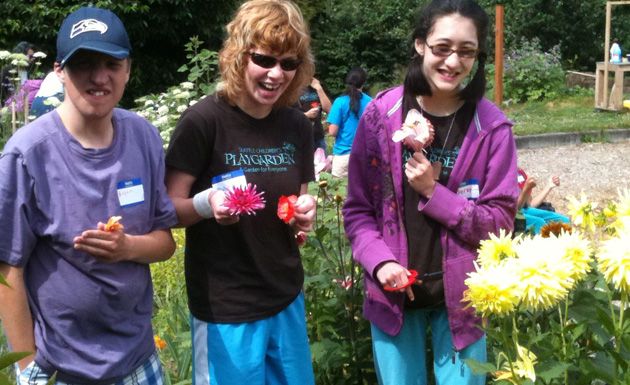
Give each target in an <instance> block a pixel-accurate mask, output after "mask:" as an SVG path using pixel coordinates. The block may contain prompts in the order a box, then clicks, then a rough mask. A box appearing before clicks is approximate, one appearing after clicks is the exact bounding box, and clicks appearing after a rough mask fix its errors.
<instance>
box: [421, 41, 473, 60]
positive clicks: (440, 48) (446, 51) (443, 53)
mask: <svg viewBox="0 0 630 385" xmlns="http://www.w3.org/2000/svg"><path fill="white" fill-rule="evenodd" d="M425 44H426V43H425ZM427 47H429V48H430V49H431V52H433V54H434V55H435V56H440V57H449V56H451V55H452V54H454V53H456V54H457V56H459V57H461V58H466V59H472V58H475V57H477V55H479V49H477V48H460V49H452V48H451V47H450V46H449V45H446V44H435V45H429V44H427Z"/></svg>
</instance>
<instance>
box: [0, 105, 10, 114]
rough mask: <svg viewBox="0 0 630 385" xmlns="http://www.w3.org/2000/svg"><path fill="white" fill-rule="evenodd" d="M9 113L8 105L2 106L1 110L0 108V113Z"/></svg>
mask: <svg viewBox="0 0 630 385" xmlns="http://www.w3.org/2000/svg"><path fill="white" fill-rule="evenodd" d="M8 113H9V107H2V110H0V115H6V114H8Z"/></svg>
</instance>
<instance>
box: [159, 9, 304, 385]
mask: <svg viewBox="0 0 630 385" xmlns="http://www.w3.org/2000/svg"><path fill="white" fill-rule="evenodd" d="M219 65H220V69H221V82H220V85H219V87H218V88H217V92H216V93H215V94H212V95H209V96H207V97H205V98H204V99H203V100H201V101H200V102H199V103H197V104H195V105H194V106H192V107H190V108H188V109H187V110H186V111H185V112H184V113H183V114H182V116H181V118H180V120H179V122H178V124H177V127H176V129H175V131H174V133H173V135H172V138H171V141H170V145H169V148H168V151H167V154H166V165H167V175H166V186H167V190H168V193H169V195H170V196H171V198H172V200H173V203H174V204H175V209H176V211H177V214H178V217H179V226H180V227H186V251H185V271H186V287H187V291H188V302H189V308H190V312H191V325H192V339H193V341H192V343H193V359H194V366H193V367H194V374H193V375H194V383H195V384H197V385H203V384H219V385H221V384H248V383H252V381H253V382H254V383H258V384H276V383H290V384H305V385H308V384H314V378H313V368H312V363H311V356H310V348H309V344H308V338H307V334H306V323H305V314H304V297H303V294H302V292H301V290H302V284H303V281H304V271H303V268H302V262H301V259H300V252H299V249H298V245H297V242H296V237H295V234H297V233H298V232H299V231H304V232H308V231H310V230H311V228H312V225H313V220H314V218H315V210H316V202H315V198H314V197H313V196H311V195H309V194H308V192H307V186H308V182H310V181H313V180H314V179H315V175H314V165H313V134H312V128H311V122H310V121H309V119H308V118H307V117H306V116H305V115H304V114H303V113H302V112H300V111H299V110H297V109H294V108H291V106H292V105H293V104H294V103H296V102H297V99H298V97H299V95H300V93H301V90H302V89H303V88H304V87H305V86H306V85H307V84H309V83H310V81H311V78H312V77H313V72H314V65H313V56H312V54H311V51H310V37H309V30H308V27H307V25H306V23H305V21H304V19H303V17H302V14H301V13H300V10H299V8H298V7H297V6H296V5H295V4H294V3H292V2H291V1H288V0H251V1H248V2H246V3H244V4H243V5H242V6H241V7H240V8H239V9H238V10H237V12H236V16H235V17H234V19H233V20H232V21H231V22H230V23H229V24H228V25H227V38H226V40H225V41H224V44H223V48H222V49H221V51H220V53H219ZM245 183H248V184H252V185H255V186H256V189H257V192H264V195H263V197H264V199H265V201H266V204H265V207H264V208H263V209H259V210H257V211H256V215H245V214H244V215H232V214H230V210H229V209H228V207H226V206H225V205H224V204H223V203H224V202H225V193H224V191H223V190H222V189H225V188H231V187H229V186H238V185H240V186H243V185H244V184H245ZM291 195H296V196H297V202H296V203H295V214H294V217H293V219H292V220H291V221H290V222H289V223H285V222H284V221H283V220H281V219H280V218H279V217H278V215H277V211H278V201H279V199H280V197H281V196H291Z"/></svg>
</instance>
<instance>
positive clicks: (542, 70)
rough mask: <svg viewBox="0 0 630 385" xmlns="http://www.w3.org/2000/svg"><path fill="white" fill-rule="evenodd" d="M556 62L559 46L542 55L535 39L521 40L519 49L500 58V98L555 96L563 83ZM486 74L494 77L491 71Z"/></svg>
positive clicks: (557, 60)
mask: <svg viewBox="0 0 630 385" xmlns="http://www.w3.org/2000/svg"><path fill="white" fill-rule="evenodd" d="M560 60H561V57H560V46H559V45H556V46H554V47H553V48H552V49H551V50H550V51H549V52H543V51H542V50H541V48H540V40H539V39H538V38H534V39H532V40H531V41H528V40H527V39H522V40H521V45H520V47H519V48H516V49H515V50H513V51H512V52H510V53H509V54H507V55H505V56H504V58H503V61H504V70H503V95H504V96H503V98H504V99H505V100H509V99H513V100H514V101H516V102H525V101H532V100H541V99H543V98H554V97H556V96H557V95H558V93H559V92H560V90H561V89H562V88H564V84H565V74H564V70H563V69H562V65H561V63H560ZM489 72H493V73H492V74H490V75H491V76H492V78H494V71H489Z"/></svg>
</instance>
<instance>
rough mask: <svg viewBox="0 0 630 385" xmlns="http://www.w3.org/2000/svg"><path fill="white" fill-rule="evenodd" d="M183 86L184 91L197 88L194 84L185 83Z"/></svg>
mask: <svg viewBox="0 0 630 385" xmlns="http://www.w3.org/2000/svg"><path fill="white" fill-rule="evenodd" d="M181 86H182V88H183V89H186V90H192V89H193V88H195V85H194V84H193V83H192V82H183V83H182V84H181Z"/></svg>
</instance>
